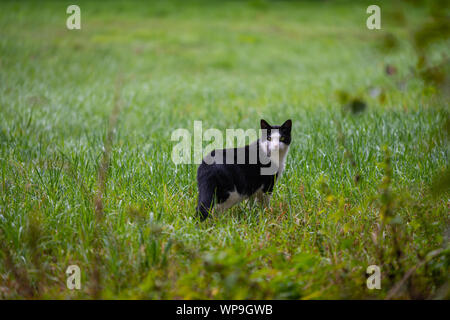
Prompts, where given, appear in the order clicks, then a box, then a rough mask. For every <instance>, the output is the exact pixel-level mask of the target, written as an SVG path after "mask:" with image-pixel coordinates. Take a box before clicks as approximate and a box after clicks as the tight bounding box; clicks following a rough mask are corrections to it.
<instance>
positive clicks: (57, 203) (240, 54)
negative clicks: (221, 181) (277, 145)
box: [0, 1, 450, 299]
mask: <svg viewBox="0 0 450 320" xmlns="http://www.w3.org/2000/svg"><path fill="white" fill-rule="evenodd" d="M369 4H370V3H365V2H358V3H350V2H340V1H337V2H332V1H327V2H321V1H319V2H312V1H311V2H309V1H307V2H278V1H273V2H266V1H250V2H234V1H226V2H203V1H196V2H192V3H189V4H187V3H184V2H163V1H157V2H152V3H148V4H142V3H140V2H139V3H138V2H119V1H111V2H108V3H102V4H100V3H92V2H88V1H80V2H79V6H80V8H81V19H82V22H81V23H82V29H81V30H79V31H69V30H67V29H66V27H65V20H66V18H67V16H68V15H67V14H66V13H65V11H66V3H65V2H56V1H55V2H50V1H48V2H40V3H39V4H37V3H35V2H31V1H30V2H23V1H21V2H18V3H16V2H2V3H1V4H0V8H1V9H0V70H1V71H0V190H1V192H0V238H1V240H0V243H1V246H0V261H1V262H0V298H4V299H23V298H43V299H48V298H57V299H67V298H72V299H77V298H106V299H109V298H126V299H128V298H132V299H141V298H149V299H180V298H182V299H384V298H400V299H420V298H437V299H442V298H444V299H448V298H449V280H448V270H449V261H450V260H449V257H450V255H449V249H448V242H449V230H450V229H449V214H448V206H449V202H448V192H446V191H445V190H448V186H447V185H444V188H447V189H444V191H443V192H441V193H438V194H435V193H432V192H431V190H432V186H433V183H434V181H435V177H439V176H440V175H442V174H441V172H442V170H445V169H446V168H448V140H447V138H448V134H446V132H445V130H443V129H442V128H444V125H445V123H446V121H447V122H448V110H447V107H448V104H447V101H448V100H446V99H439V98H438V97H439V94H438V93H437V92H438V91H437V89H436V87H435V86H432V85H430V84H428V83H427V82H425V81H423V80H422V79H420V78H418V77H416V76H411V67H414V66H415V62H416V60H417V52H416V50H415V48H414V46H413V45H412V44H411V41H410V35H411V34H412V32H413V31H414V30H415V29H417V28H418V26H420V25H421V24H424V23H425V22H427V21H428V19H429V17H428V15H429V12H428V11H427V10H426V8H425V7H421V6H412V5H410V4H407V3H401V4H397V5H395V6H394V5H393V4H391V3H388V2H382V4H381V7H382V30H378V31H372V30H368V29H367V28H366V27H365V21H366V18H367V16H368V15H367V14H366V13H365V10H366V8H367V6H368V5H369ZM399 16H400V17H403V18H402V19H399V18H398V17H399ZM389 35H395V39H397V41H398V44H397V47H396V48H395V49H384V50H383V43H385V39H387V38H388V37H389ZM448 48H449V45H448V41H443V42H442V41H441V42H439V43H437V44H436V45H434V46H433V47H432V50H431V51H430V52H431V53H429V57H430V58H429V59H430V61H439V59H440V57H441V56H442V54H443V53H444V52H445V51H448ZM387 65H391V66H395V68H396V70H397V73H396V74H394V75H391V76H389V75H387V74H386V72H385V68H386V66H387ZM339 92H340V93H339ZM374 92H379V94H376V93H374ZM339 96H341V99H340V98H339ZM342 96H348V97H347V98H345V97H344V98H342ZM352 99H360V100H362V101H363V102H364V105H365V106H366V109H365V110H364V112H361V113H358V114H353V113H351V112H347V111H345V110H346V109H345V108H343V107H342V105H343V104H346V103H347V102H348V101H351V100H352ZM260 118H265V119H267V120H268V121H269V122H273V123H281V122H283V121H284V120H286V119H288V118H292V119H293V143H292V147H291V150H290V153H289V155H288V160H287V166H286V172H285V174H284V176H283V177H282V179H281V180H280V181H279V183H278V184H277V186H276V188H275V191H274V197H273V200H272V206H271V209H269V210H265V211H263V210H261V209H259V208H256V207H254V206H250V205H249V204H246V203H242V204H241V205H239V206H237V207H235V208H233V209H232V210H230V211H229V212H227V213H225V214H223V215H221V216H218V217H215V218H213V219H209V220H208V221H206V222H205V223H198V222H197V220H196V219H195V217H194V211H195V210H194V209H195V205H196V198H197V190H196V180H195V178H196V167H197V166H196V165H194V164H193V165H178V166H175V165H174V164H173V162H172V161H171V151H172V147H173V146H174V145H175V143H176V142H172V141H170V136H171V133H172V132H173V131H174V130H175V129H178V128H187V129H189V130H193V122H194V120H201V121H202V122H203V128H204V129H206V128H218V129H220V130H223V132H224V131H225V129H226V128H243V129H249V128H257V127H258V124H259V119H260ZM72 264H76V265H78V266H79V267H80V269H81V274H82V280H81V284H82V288H81V290H74V291H71V290H68V289H67V288H66V278H67V275H66V274H65V271H66V269H67V267H68V266H69V265H72ZM373 264H375V265H378V266H380V268H381V272H382V282H381V290H369V289H367V287H366V279H367V275H366V268H367V267H368V266H369V265H373Z"/></svg>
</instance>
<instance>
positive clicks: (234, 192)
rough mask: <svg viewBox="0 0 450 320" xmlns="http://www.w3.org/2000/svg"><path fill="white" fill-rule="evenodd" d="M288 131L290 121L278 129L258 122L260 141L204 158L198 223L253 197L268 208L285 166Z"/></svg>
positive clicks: (264, 122)
mask: <svg viewBox="0 0 450 320" xmlns="http://www.w3.org/2000/svg"><path fill="white" fill-rule="evenodd" d="M291 129H292V121H291V120H290V119H289V120H287V121H286V122H284V123H283V124H282V125H281V126H271V125H270V124H269V123H268V122H267V121H265V120H264V119H261V130H262V133H263V134H262V137H261V138H260V139H258V140H256V141H255V142H253V143H251V144H249V145H246V146H245V147H242V148H232V149H217V150H213V151H212V152H211V153H210V154H208V155H207V156H206V157H204V158H203V161H202V163H201V164H200V166H199V167H198V170H197V184H198V192H199V195H198V205H197V208H196V211H197V215H199V217H200V221H204V220H205V219H206V218H207V217H208V216H209V215H210V214H211V213H212V212H214V211H218V212H223V211H225V210H227V209H229V208H231V207H232V206H234V205H235V204H237V203H239V202H241V201H242V200H244V199H247V198H250V197H253V196H256V199H257V201H258V202H259V203H260V204H261V205H264V206H266V207H268V206H269V203H270V198H271V195H272V191H273V187H274V185H275V182H276V180H277V179H278V178H279V177H280V176H281V174H282V173H283V170H284V167H285V161H286V156H287V153H288V151H289V146H290V144H291Z"/></svg>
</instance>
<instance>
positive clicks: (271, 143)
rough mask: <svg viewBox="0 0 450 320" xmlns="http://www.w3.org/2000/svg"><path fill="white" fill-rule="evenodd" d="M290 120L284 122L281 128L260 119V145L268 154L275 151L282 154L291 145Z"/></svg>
mask: <svg viewBox="0 0 450 320" xmlns="http://www.w3.org/2000/svg"><path fill="white" fill-rule="evenodd" d="M291 129H292V120H291V119H289V120H287V121H285V122H284V123H283V124H282V125H281V126H272V125H270V124H269V123H268V122H267V121H266V120H264V119H261V130H262V133H263V134H262V138H261V145H262V146H263V147H264V149H265V150H267V153H268V154H270V153H272V152H275V151H279V152H284V151H286V150H287V149H288V147H289V145H290V144H291Z"/></svg>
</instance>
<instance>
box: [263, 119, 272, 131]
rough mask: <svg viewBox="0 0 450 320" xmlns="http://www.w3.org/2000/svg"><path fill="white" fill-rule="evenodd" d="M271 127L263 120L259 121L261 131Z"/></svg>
mask: <svg viewBox="0 0 450 320" xmlns="http://www.w3.org/2000/svg"><path fill="white" fill-rule="evenodd" d="M270 128H271V125H270V124H269V123H268V122H267V121H266V120H264V119H261V129H270Z"/></svg>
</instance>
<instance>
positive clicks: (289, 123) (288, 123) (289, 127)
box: [281, 119, 292, 130]
mask: <svg viewBox="0 0 450 320" xmlns="http://www.w3.org/2000/svg"><path fill="white" fill-rule="evenodd" d="M281 127H283V128H286V129H288V130H291V128H292V120H291V119H289V120H286V121H285V122H284V123H283V124H282V125H281Z"/></svg>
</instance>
